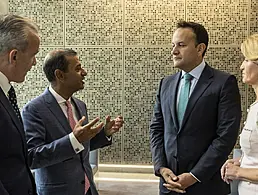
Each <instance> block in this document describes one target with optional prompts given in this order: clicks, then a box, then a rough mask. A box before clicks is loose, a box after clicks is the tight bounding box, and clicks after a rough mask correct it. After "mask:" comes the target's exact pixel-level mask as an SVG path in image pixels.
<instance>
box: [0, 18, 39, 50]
mask: <svg viewBox="0 0 258 195" xmlns="http://www.w3.org/2000/svg"><path fill="white" fill-rule="evenodd" d="M31 32H32V33H35V34H38V26H37V25H36V24H35V23H34V22H33V21H32V20H30V19H29V18H25V17H21V16H17V15H13V14H5V15H0V54H1V53H4V52H7V51H9V50H11V49H19V50H22V51H24V50H25V49H26V48H27V46H28V35H29V33H31Z"/></svg>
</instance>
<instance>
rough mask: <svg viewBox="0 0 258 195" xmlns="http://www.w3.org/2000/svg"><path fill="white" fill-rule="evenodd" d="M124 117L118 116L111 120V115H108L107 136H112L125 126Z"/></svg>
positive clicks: (105, 129)
mask: <svg viewBox="0 0 258 195" xmlns="http://www.w3.org/2000/svg"><path fill="white" fill-rule="evenodd" d="M123 124H124V119H123V117H122V116H117V117H116V118H115V119H114V120H111V117H110V116H106V124H105V127H104V131H105V134H106V136H111V135H113V134H114V133H116V132H117V131H119V129H120V128H121V127H122V126H123Z"/></svg>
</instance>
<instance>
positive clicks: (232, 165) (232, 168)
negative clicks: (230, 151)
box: [220, 159, 240, 184]
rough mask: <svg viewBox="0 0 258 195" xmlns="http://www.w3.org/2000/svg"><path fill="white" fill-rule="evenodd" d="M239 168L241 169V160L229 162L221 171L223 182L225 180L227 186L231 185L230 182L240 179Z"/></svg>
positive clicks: (230, 160)
mask: <svg viewBox="0 0 258 195" xmlns="http://www.w3.org/2000/svg"><path fill="white" fill-rule="evenodd" d="M239 168H240V162H239V159H229V160H227V161H226V162H225V163H224V165H223V166H222V167H221V170H220V172H221V178H222V180H224V181H225V182H226V183H227V184H229V182H230V181H232V180H235V179H238V171H239Z"/></svg>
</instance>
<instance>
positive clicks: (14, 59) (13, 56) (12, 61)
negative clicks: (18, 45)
mask: <svg viewBox="0 0 258 195" xmlns="http://www.w3.org/2000/svg"><path fill="white" fill-rule="evenodd" d="M17 53H18V50H17V49H13V50H11V51H10V52H9V56H8V61H9V64H16V63H17Z"/></svg>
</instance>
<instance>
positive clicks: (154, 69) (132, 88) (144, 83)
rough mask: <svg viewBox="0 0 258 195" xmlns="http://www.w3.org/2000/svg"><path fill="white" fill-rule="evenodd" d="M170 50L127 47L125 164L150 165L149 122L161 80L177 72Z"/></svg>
mask: <svg viewBox="0 0 258 195" xmlns="http://www.w3.org/2000/svg"><path fill="white" fill-rule="evenodd" d="M170 52H171V48H126V50H125V56H126V58H125V102H124V103H125V107H124V113H125V114H124V115H125V119H126V124H125V133H124V161H125V163H126V164H151V152H150V145H149V122H150V120H151V117H152V112H153V106H154V103H155V95H156V90H157V88H158V85H159V81H160V79H161V78H163V77H164V76H166V75H169V74H171V73H172V72H174V70H173V69H172V66H173V65H172V62H171V61H170Z"/></svg>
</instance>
